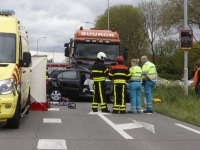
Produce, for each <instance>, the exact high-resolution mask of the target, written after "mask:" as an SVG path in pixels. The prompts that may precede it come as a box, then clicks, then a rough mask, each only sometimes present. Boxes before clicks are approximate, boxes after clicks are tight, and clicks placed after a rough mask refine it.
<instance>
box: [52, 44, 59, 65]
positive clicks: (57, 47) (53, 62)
mask: <svg viewBox="0 0 200 150" xmlns="http://www.w3.org/2000/svg"><path fill="white" fill-rule="evenodd" d="M58 47H60V46H56V47H54V48H53V63H54V49H55V48H58Z"/></svg>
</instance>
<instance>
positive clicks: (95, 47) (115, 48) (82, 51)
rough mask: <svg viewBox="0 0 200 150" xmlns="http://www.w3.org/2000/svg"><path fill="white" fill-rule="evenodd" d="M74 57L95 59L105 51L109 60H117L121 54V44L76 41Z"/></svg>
mask: <svg viewBox="0 0 200 150" xmlns="http://www.w3.org/2000/svg"><path fill="white" fill-rule="evenodd" d="M74 47H75V49H74V58H76V59H90V60H95V59H96V57H97V54H98V53H99V52H104V53H105V54H106V56H107V60H116V58H117V56H119V44H115V45H113V44H112V45H111V44H93V43H91V44H90V43H75V45H74Z"/></svg>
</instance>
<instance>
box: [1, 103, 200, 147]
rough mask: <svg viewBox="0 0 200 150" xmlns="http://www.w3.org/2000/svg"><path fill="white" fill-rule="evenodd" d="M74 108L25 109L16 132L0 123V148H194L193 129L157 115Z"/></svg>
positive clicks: (197, 138)
mask: <svg viewBox="0 0 200 150" xmlns="http://www.w3.org/2000/svg"><path fill="white" fill-rule="evenodd" d="M76 107H77V108H76V109H69V108H68V107H67V106H55V105H52V106H51V108H50V109H49V111H30V113H29V114H28V115H25V116H24V117H23V118H21V120H20V128H19V129H8V128H7V127H6V124H5V123H0V150H38V149H60V150H61V149H68V150H122V149H123V150H130V149H134V150H199V149H200V128H199V127H195V126H192V125H190V124H186V123H183V122H180V121H177V120H175V119H172V118H169V117H166V116H163V115H160V114H157V113H153V114H144V113H142V114H102V113H101V112H98V113H93V112H91V103H89V102H79V103H76ZM108 107H109V108H110V109H111V108H112V104H109V105H108ZM129 107H130V105H128V106H127V110H128V109H129Z"/></svg>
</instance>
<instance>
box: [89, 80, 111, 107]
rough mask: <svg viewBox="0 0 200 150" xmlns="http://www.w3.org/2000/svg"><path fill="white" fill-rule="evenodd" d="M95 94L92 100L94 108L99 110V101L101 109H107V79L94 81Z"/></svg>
mask: <svg viewBox="0 0 200 150" xmlns="http://www.w3.org/2000/svg"><path fill="white" fill-rule="evenodd" d="M93 90H94V96H93V102H92V110H93V111H95V110H98V103H100V106H101V111H106V110H108V109H107V101H106V84H105V81H101V82H94V84H93Z"/></svg>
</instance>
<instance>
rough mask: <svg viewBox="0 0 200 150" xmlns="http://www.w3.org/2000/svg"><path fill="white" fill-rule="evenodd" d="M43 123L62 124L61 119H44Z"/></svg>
mask: <svg viewBox="0 0 200 150" xmlns="http://www.w3.org/2000/svg"><path fill="white" fill-rule="evenodd" d="M43 123H62V121H61V119H59V118H43Z"/></svg>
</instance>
